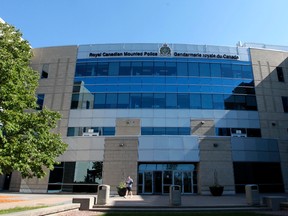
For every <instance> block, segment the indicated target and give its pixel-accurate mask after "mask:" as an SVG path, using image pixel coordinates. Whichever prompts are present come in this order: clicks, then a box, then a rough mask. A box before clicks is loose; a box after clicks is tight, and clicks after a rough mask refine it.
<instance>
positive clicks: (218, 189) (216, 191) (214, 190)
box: [209, 186, 224, 196]
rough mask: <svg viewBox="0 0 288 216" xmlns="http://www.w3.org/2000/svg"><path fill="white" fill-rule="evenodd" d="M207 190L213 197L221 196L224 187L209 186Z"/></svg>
mask: <svg viewBox="0 0 288 216" xmlns="http://www.w3.org/2000/svg"><path fill="white" fill-rule="evenodd" d="M209 189H210V192H211V194H212V195H213V196H221V195H222V194H223V190H224V186H210V187H209Z"/></svg>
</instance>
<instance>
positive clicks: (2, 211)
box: [0, 206, 48, 214]
mask: <svg viewBox="0 0 288 216" xmlns="http://www.w3.org/2000/svg"><path fill="white" fill-rule="evenodd" d="M47 207H48V206H27V207H15V208H10V209H1V210H0V214H11V213H15V212H23V211H29V210H34V209H40V208H47Z"/></svg>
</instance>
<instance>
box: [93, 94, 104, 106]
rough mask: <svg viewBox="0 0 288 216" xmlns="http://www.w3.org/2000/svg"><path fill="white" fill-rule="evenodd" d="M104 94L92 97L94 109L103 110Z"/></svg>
mask: <svg viewBox="0 0 288 216" xmlns="http://www.w3.org/2000/svg"><path fill="white" fill-rule="evenodd" d="M105 104H106V94H101V93H99V94H95V97H94V108H105Z"/></svg>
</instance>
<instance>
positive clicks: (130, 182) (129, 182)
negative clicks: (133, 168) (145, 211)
mask: <svg viewBox="0 0 288 216" xmlns="http://www.w3.org/2000/svg"><path fill="white" fill-rule="evenodd" d="M132 185H133V179H132V178H131V177H130V176H128V177H127V180H126V194H125V196H124V198H126V197H127V196H128V195H130V196H131V197H132V196H133V193H132Z"/></svg>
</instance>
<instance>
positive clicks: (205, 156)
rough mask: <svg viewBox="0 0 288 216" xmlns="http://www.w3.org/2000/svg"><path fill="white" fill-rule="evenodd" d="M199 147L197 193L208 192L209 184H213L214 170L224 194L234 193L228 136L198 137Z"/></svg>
mask: <svg viewBox="0 0 288 216" xmlns="http://www.w3.org/2000/svg"><path fill="white" fill-rule="evenodd" d="M199 148H200V163H199V172H198V191H199V193H200V194H210V192H209V186H210V185H213V184H214V173H215V172H216V173H217V177H218V178H217V179H218V183H219V184H220V185H223V186H224V194H235V188H234V184H235V182H234V170H233V161H232V154H231V144H230V137H226V138H225V137H223V138H219V137H200V140H199Z"/></svg>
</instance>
